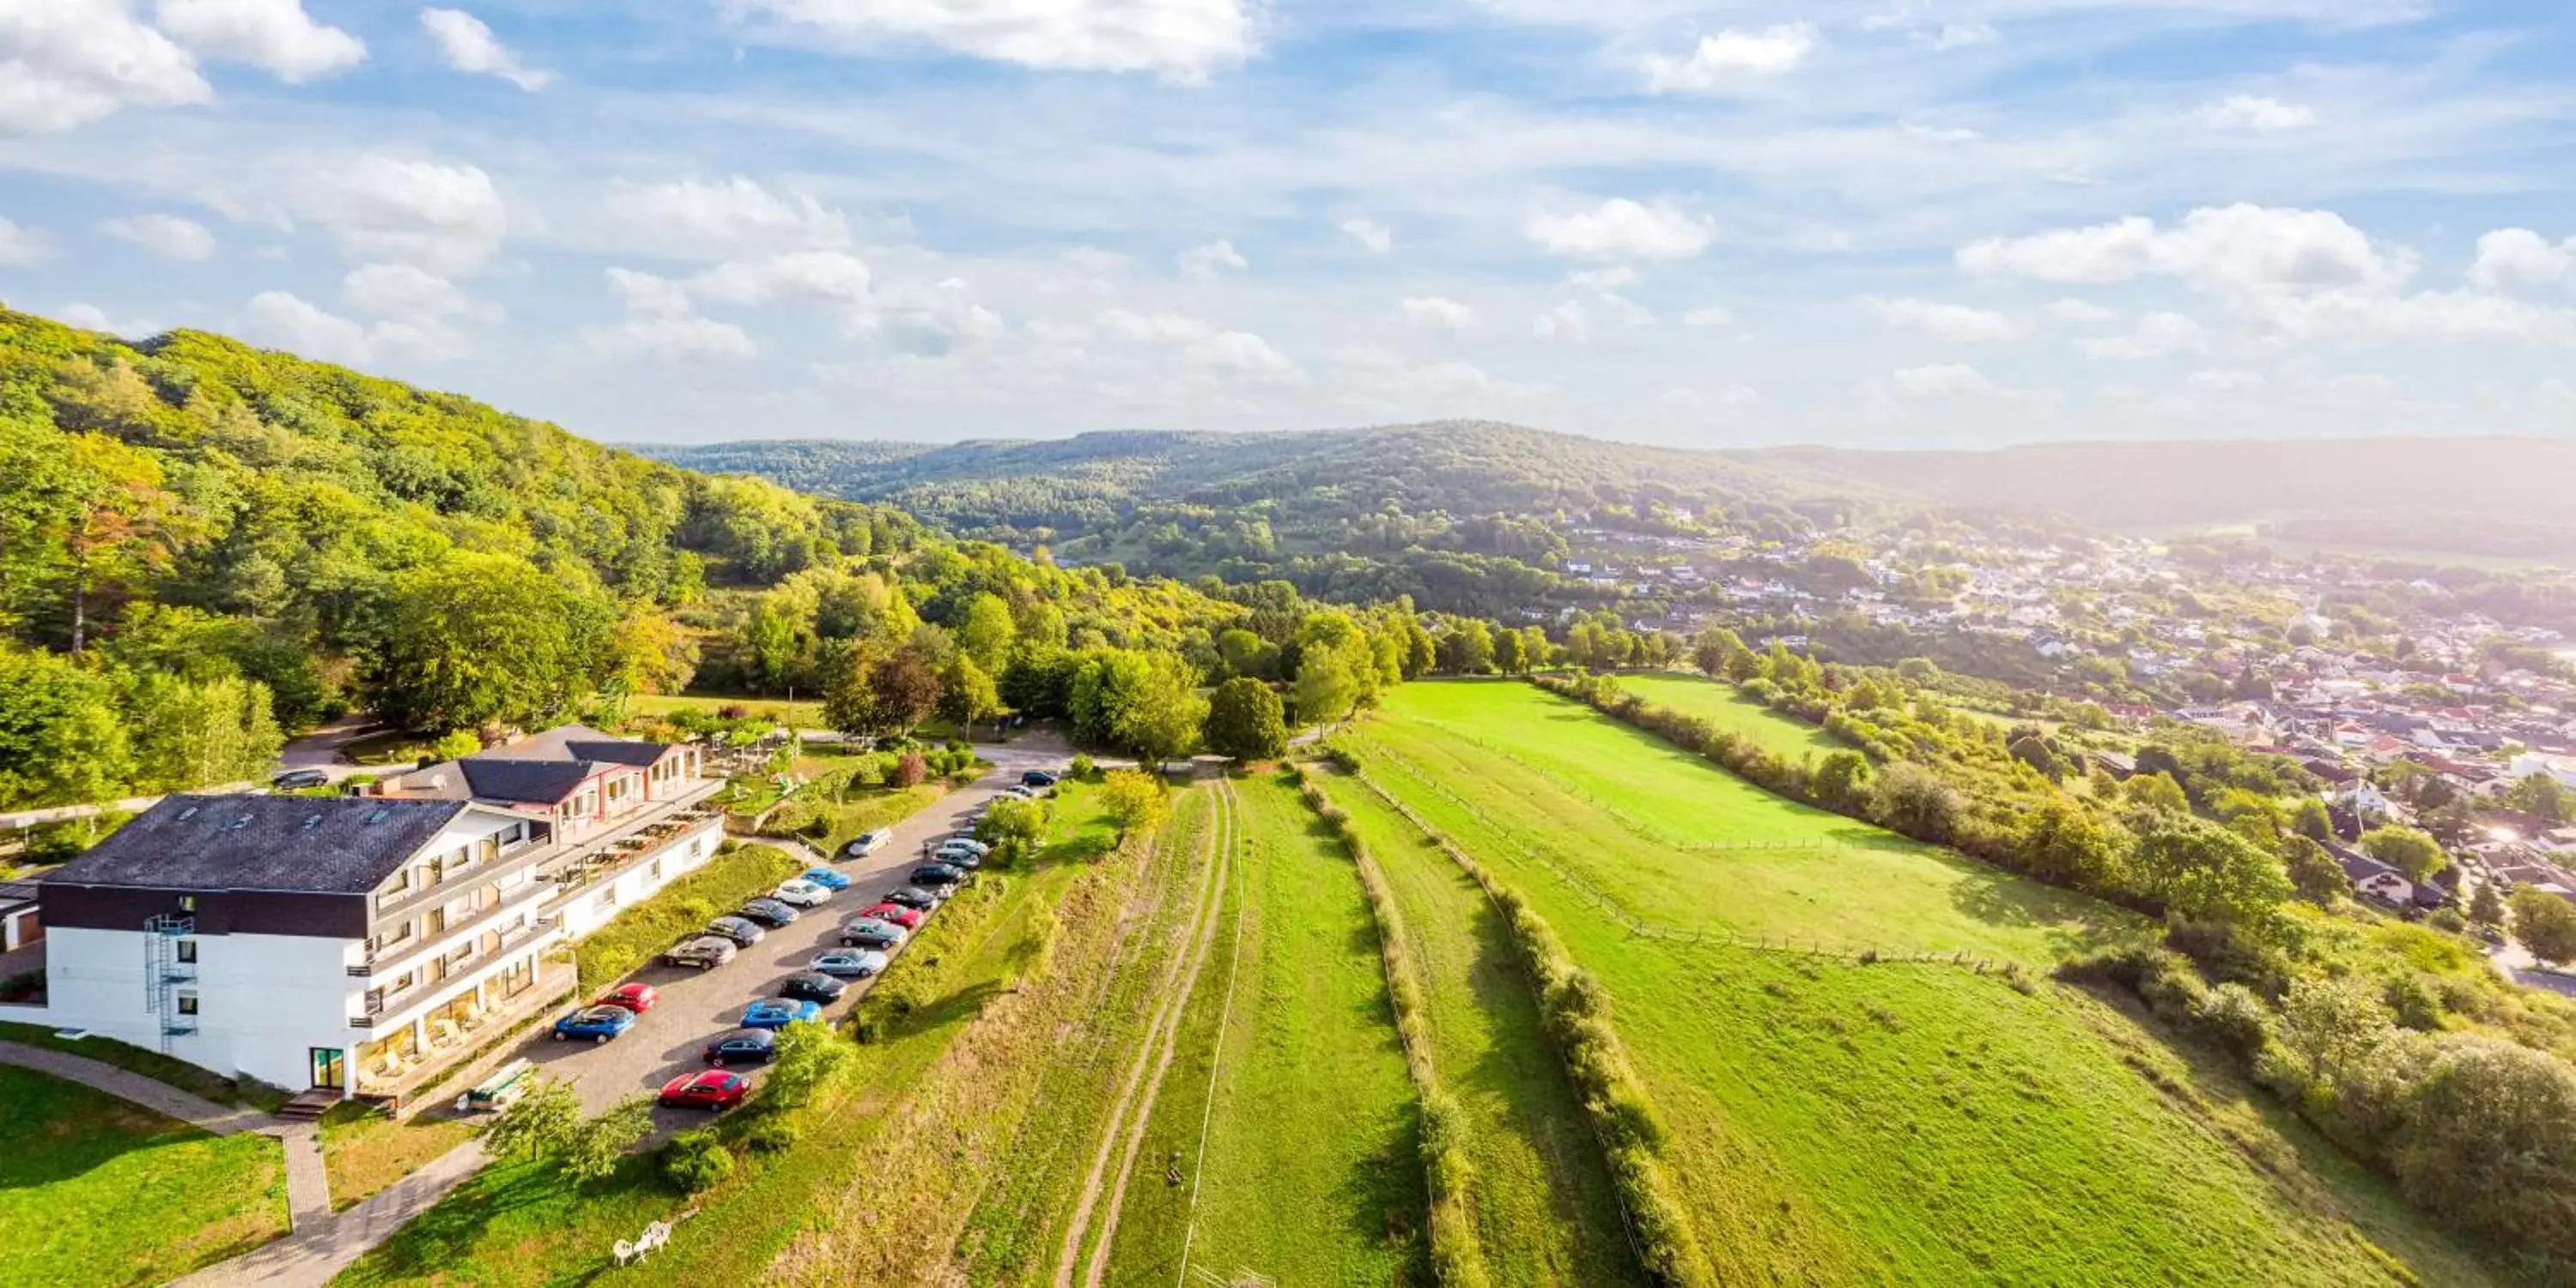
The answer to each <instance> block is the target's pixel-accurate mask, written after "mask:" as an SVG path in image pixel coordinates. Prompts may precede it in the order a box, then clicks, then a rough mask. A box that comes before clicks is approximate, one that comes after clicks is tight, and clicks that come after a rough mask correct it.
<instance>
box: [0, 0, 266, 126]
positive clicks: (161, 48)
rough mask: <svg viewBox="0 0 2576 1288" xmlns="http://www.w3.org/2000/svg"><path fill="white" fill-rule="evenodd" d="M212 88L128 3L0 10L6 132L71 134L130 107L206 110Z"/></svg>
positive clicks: (5, 6) (105, 0)
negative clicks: (192, 106) (187, 106)
mask: <svg viewBox="0 0 2576 1288" xmlns="http://www.w3.org/2000/svg"><path fill="white" fill-rule="evenodd" d="M214 96H215V91H214V87H213V86H211V85H209V84H207V83H206V78H205V77H204V76H203V75H201V74H199V73H198V71H197V62H196V60H195V59H193V58H191V57H189V56H188V53H187V51H186V50H183V49H181V48H179V47H178V46H177V45H176V44H173V43H171V40H170V38H169V37H168V36H165V35H163V34H161V33H160V32H158V31H155V30H153V29H152V28H151V27H149V26H146V25H144V24H143V23H141V22H139V21H137V20H136V19H135V18H134V16H133V14H132V13H131V12H130V11H129V10H128V7H127V0H9V2H7V3H0V132H9V131H50V130H68V129H71V128H73V127H75V126H79V125H86V124H88V123H89V122H91V121H95V120H98V119H99V118H101V117H104V116H108V115H111V114H113V113H115V112H117V111H119V110H121V109H123V108H128V107H173V106H177V105H179V104H182V103H203V102H206V101H208V100H210V99H212V98H213V97H214Z"/></svg>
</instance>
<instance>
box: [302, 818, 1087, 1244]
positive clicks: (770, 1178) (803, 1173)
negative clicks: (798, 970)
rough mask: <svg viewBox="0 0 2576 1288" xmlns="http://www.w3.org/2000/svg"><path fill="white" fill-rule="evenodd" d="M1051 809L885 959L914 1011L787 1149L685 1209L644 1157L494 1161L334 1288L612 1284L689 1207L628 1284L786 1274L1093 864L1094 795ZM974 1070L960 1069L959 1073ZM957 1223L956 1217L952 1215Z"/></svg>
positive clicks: (865, 1181)
mask: <svg viewBox="0 0 2576 1288" xmlns="http://www.w3.org/2000/svg"><path fill="white" fill-rule="evenodd" d="M1061 799H1064V801H1065V804H1064V806H1063V807H1062V808H1061V809H1060V812H1059V814H1058V816H1057V818H1056V820H1055V821H1054V823H1053V824H1052V825H1051V827H1050V831H1049V842H1050V843H1049V845H1048V846H1047V847H1046V849H1045V851H1044V852H1043V853H1042V855H1041V857H1040V858H1039V859H1038V860H1037V861H1036V862H1035V863H1034V864H1032V865H1031V866H1030V867H1029V868H1028V869H1026V870H1023V871H1018V872H1013V873H1010V874H1008V879H1007V880H1006V881H1004V882H1001V883H998V884H997V885H995V886H991V887H987V888H988V889H990V890H993V891H996V892H997V893H995V894H993V895H991V896H990V897H967V898H961V899H960V900H959V901H958V904H952V905H951V907H950V908H948V909H947V910H944V911H942V912H941V913H940V915H939V916H938V917H935V918H933V919H932V920H931V922H930V924H929V926H928V927H926V928H925V929H924V931H923V933H922V935H921V936H920V938H918V939H917V940H915V941H914V943H913V944H912V945H911V947H909V948H907V949H906V950H905V951H904V952H903V953H902V954H901V955H900V956H899V957H897V958H896V960H895V964H894V966H893V968H892V969H891V970H889V971H888V972H887V974H886V977H885V979H884V981H882V982H881V983H880V985H879V988H881V989H882V988H884V987H886V986H887V985H894V984H898V983H899V984H900V985H901V987H902V988H903V990H904V991H905V992H906V993H908V994H909V995H911V996H913V997H915V998H917V999H920V1004H919V1005H916V1006H915V1007H913V1008H912V1009H911V1010H910V1012H909V1013H908V1014H907V1015H905V1016H904V1017H903V1018H902V1020H901V1021H900V1022H899V1023H894V1024H889V1025H887V1026H886V1027H885V1029H884V1031H883V1033H882V1034H881V1036H880V1038H879V1040H877V1041H874V1042H871V1043H865V1044H862V1045H860V1046H859V1047H858V1048H857V1051H856V1057H855V1059H854V1061H853V1066H852V1069H851V1071H850V1073H849V1075H848V1076H847V1077H845V1078H844V1079H843V1080H842V1081H841V1082H840V1083H839V1084H837V1085H836V1087H835V1088H834V1089H833V1090H831V1091H830V1092H827V1093H826V1095H825V1096H824V1097H823V1098H822V1099H821V1100H818V1101H817V1102H816V1103H815V1104H814V1105H813V1106H812V1107H811V1108H809V1109H807V1110H805V1111H803V1112H802V1113H801V1114H800V1115H799V1118H798V1121H799V1122H800V1123H801V1124H802V1130H801V1134H800V1136H799V1138H798V1140H797V1142H796V1143H795V1144H794V1145H793V1146H791V1147H789V1148H787V1149H785V1150H782V1151H778V1152H775V1153H769V1154H760V1153H753V1154H748V1155H745V1156H744V1157H743V1158H742V1168H741V1170H740V1171H739V1172H737V1174H736V1176H735V1178H734V1179H733V1180H731V1181H729V1182H726V1183H725V1184H724V1185H722V1186H720V1187H718V1188H717V1189H715V1190H712V1191H710V1192H708V1193H706V1194H702V1195H699V1196H697V1197H696V1198H694V1199H689V1198H683V1197H681V1196H680V1195H678V1194H677V1193H675V1192H673V1191H672V1190H671V1189H670V1188H669V1187H668V1186H666V1185H665V1184H663V1182H662V1181H661V1180H660V1179H659V1178H658V1176H656V1175H655V1173H654V1171H653V1168H652V1163H651V1160H650V1159H649V1158H648V1157H646V1156H643V1155H637V1156H633V1157H630V1158H629V1159H628V1160H627V1161H626V1163H625V1164H624V1165H623V1166H622V1167H621V1168H620V1169H619V1171H618V1172H617V1174H616V1175H614V1176H612V1177H610V1178H609V1179H607V1180H604V1181H601V1182H598V1183H596V1184H593V1185H589V1186H576V1185H572V1184H570V1183H568V1182H566V1181H565V1180H564V1178H563V1177H561V1176H560V1175H558V1174H556V1173H554V1172H553V1171H551V1170H550V1169H547V1168H544V1167H539V1166H534V1165H530V1164H525V1163H506V1164H502V1165H499V1166H496V1167H492V1168H489V1169H487V1170H485V1171H484V1172H483V1173H482V1174H480V1175H478V1176H476V1177H475V1178H473V1179H472V1180H469V1181H467V1182H466V1183H465V1184H464V1185H462V1186H459V1187H458V1188H457V1189H456V1191H455V1192H453V1193H451V1194H450V1195H449V1196H448V1197H447V1198H446V1199H444V1200H442V1201H441V1202H440V1203H439V1204H438V1205H437V1206H436V1207H434V1208H432V1209H431V1210H430V1211H429V1212H427V1213H425V1214H423V1215H422V1216H421V1217H420V1218H419V1219H417V1220H415V1221H413V1222H412V1223H411V1224H410V1225H408V1226H405V1227H404V1228H403V1229H402V1230H401V1231H400V1232H398V1233H397V1234H395V1235H394V1237H393V1238H392V1239H390V1240H388V1241H387V1242H386V1243H385V1244H383V1245H382V1246H380V1247H378V1248H377V1249H376V1250H375V1251H374V1252H371V1253H369V1254H368V1255H367V1256H366V1257H365V1258H363V1259H361V1260H360V1261H359V1262H358V1263H357V1264H356V1265H354V1266H352V1267H350V1268H349V1269H348V1270H347V1271H345V1272H343V1273H342V1274H341V1276H340V1278H339V1279H338V1280H336V1281H335V1282H337V1283H340V1284H346V1285H370V1284H396V1283H404V1284H409V1283H438V1284H476V1285H494V1286H500V1285H528V1286H534V1285H551V1284H563V1283H573V1282H586V1281H588V1280H590V1279H592V1278H594V1277H601V1276H607V1277H612V1278H613V1277H616V1272H615V1270H614V1267H613V1266H612V1264H611V1261H612V1257H611V1248H612V1246H613V1245H614V1244H615V1243H616V1241H617V1240H619V1239H624V1238H633V1237H634V1235H635V1233H636V1232H637V1231H639V1230H641V1229H643V1228H644V1226H645V1224H646V1223H648V1222H651V1221H655V1220H667V1219H670V1218H671V1217H673V1216H674V1215H675V1214H677V1213H678V1212H680V1211H681V1210H682V1209H684V1208H688V1207H692V1206H694V1207H696V1208H697V1209H698V1214H697V1215H696V1216H695V1217H693V1218H691V1219H690V1220H689V1221H688V1222H687V1223H686V1224H684V1225H682V1226H680V1227H679V1230H678V1233H677V1234H675V1235H674V1237H673V1239H672V1242H671V1245H670V1246H669V1247H668V1248H667V1249H665V1250H664V1251H662V1252H660V1253H657V1254H655V1255H654V1258H653V1263H652V1266H651V1267H650V1269H649V1270H646V1271H642V1272H639V1273H638V1274H637V1275H635V1276H634V1278H633V1281H634V1282H638V1283H692V1284H694V1283H707V1284H750V1283H772V1282H778V1281H780V1280H782V1279H785V1280H796V1279H798V1278H800V1275H799V1274H798V1273H796V1272H795V1271H793V1270H790V1269H784V1268H782V1267H781V1266H780V1265H779V1264H777V1263H778V1262H779V1261H780V1259H781V1258H782V1257H784V1256H787V1255H788V1254H789V1252H790V1248H791V1245H793V1244H795V1243H796V1241H797V1240H798V1239H799V1238H800V1236H809V1235H812V1234H814V1233H815V1232H816V1231H817V1230H818V1229H822V1228H825V1227H827V1226H828V1225H829V1224H830V1220H831V1218H832V1217H833V1216H834V1214H836V1213H839V1212H842V1211H844V1210H845V1205H844V1196H845V1195H846V1194H848V1193H850V1192H851V1191H853V1190H854V1189H858V1190H860V1192H865V1188H866V1187H872V1186H874V1185H875V1184H876V1183H877V1181H878V1180H879V1179H880V1178H884V1177H886V1176H887V1175H888V1172H887V1170H886V1169H887V1167H888V1166H889V1162H888V1160H887V1159H885V1158H882V1157H880V1156H879V1155H878V1154H877V1153H876V1150H877V1149H878V1148H879V1143H880V1141H881V1139H882V1137H883V1136H884V1134H885V1132H886V1130H887V1128H888V1125H889V1123H891V1122H892V1121H893V1120H894V1119H895V1117H896V1115H897V1114H898V1112H899V1111H900V1110H901V1109H902V1108H903V1107H904V1106H906V1105H908V1104H911V1103H913V1102H914V1101H915V1100H916V1099H919V1100H924V1101H935V1100H936V1099H938V1097H939V1095H940V1090H939V1088H938V1087H936V1086H935V1085H933V1083H932V1082H931V1079H932V1076H933V1075H934V1073H936V1072H938V1071H940V1070H941V1069H942V1067H943V1066H942V1059H943V1057H944V1056H946V1055H947V1054H948V1053H949V1052H950V1050H951V1048H952V1047H953V1046H954V1045H955V1044H956V1043H957V1041H958V1039H959V1037H960V1036H961V1035H962V1034H964V1033H965V1032H967V1031H968V1030H969V1029H970V1028H971V1027H972V1026H973V1025H974V1024H975V1022H976V1021H977V1019H978V1018H979V1017H980V1016H981V1015H982V1014H983V1012H984V1010H985V1008H986V1007H988V1006H990V1005H992V1004H993V1002H994V1001H995V999H997V998H999V997H1000V996H1002V994H1003V991H1004V989H1005V988H1006V987H1007V983H1008V981H1009V980H1010V979H1011V978H1012V977H1013V976H1014V974H1015V972H1017V971H1018V970H1020V969H1022V968H1024V967H1025V965H1026V962H1027V958H1028V955H1029V948H1028V942H1027V940H1028V936H1029V934H1030V932H1031V930H1032V927H1033V924H1034V922H1035V920H1036V913H1037V912H1038V910H1040V909H1042V908H1050V907H1053V906H1054V904H1055V902H1056V901H1057V900H1059V899H1061V898H1063V897H1064V895H1065V893H1066V891H1067V890H1068V889H1069V888H1070V887H1071V886H1072V885H1073V884H1074V883H1075V882H1076V881H1077V880H1079V879H1080V878H1081V877H1082V876H1083V875H1084V874H1085V873H1086V872H1088V871H1090V870H1091V869H1092V867H1093V865H1092V864H1091V863H1090V862H1088V860H1089V859H1090V858H1091V857H1092V856H1095V855H1097V854H1098V853H1100V851H1101V850H1103V849H1105V848H1106V847H1107V845H1108V844H1109V840H1110V829H1109V827H1108V825H1107V823H1106V822H1105V821H1103V819H1102V817H1101V811H1100V810H1099V808H1098V805H1097V801H1096V798H1095V797H1094V796H1093V795H1092V794H1090V793H1086V792H1079V791H1077V792H1074V793H1070V794H1069V795H1068V796H1066V797H1064V798H1061ZM970 900H971V902H970ZM960 905H966V906H960ZM977 1074H978V1071H976V1070H972V1069H969V1070H966V1071H964V1075H963V1076H965V1077H969V1078H971V1077H974V1076H977ZM898 1161H899V1160H898ZM916 1215H917V1214H909V1213H907V1214H904V1215H903V1216H902V1217H901V1218H899V1219H898V1220H896V1221H890V1222H889V1224H888V1225H887V1226H886V1231H887V1233H888V1234H889V1235H892V1234H895V1233H900V1232H901V1231H902V1230H903V1229H906V1228H909V1227H905V1226H903V1225H901V1224H900V1222H901V1221H908V1220H911V1219H913V1218H914V1216H916ZM955 1215H956V1216H957V1217H958V1218H959V1219H962V1218H963V1217H964V1215H965V1209H964V1208H960V1209H958V1210H957V1211H956V1213H955ZM911 1251H912V1252H913V1253H914V1254H915V1255H917V1256H925V1257H936V1256H938V1255H940V1254H941V1253H944V1251H945V1249H944V1248H939V1249H924V1248H922V1247H920V1246H919V1245H918V1243H917V1242H916V1243H914V1244H912V1245H911ZM925 1264H926V1263H925ZM807 1277H815V1276H807ZM819 1277H820V1279H821V1281H823V1282H851V1280H849V1279H848V1278H846V1277H840V1278H834V1277H831V1276H830V1275H828V1274H824V1275H820V1276H819Z"/></svg>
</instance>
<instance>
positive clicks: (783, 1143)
mask: <svg viewBox="0 0 2576 1288" xmlns="http://www.w3.org/2000/svg"><path fill="white" fill-rule="evenodd" d="M804 1134H805V1130H804V1128H803V1126H802V1125H800V1124H799V1123H798V1122H797V1120H796V1116H795V1115H793V1114H790V1113H786V1112H783V1111H781V1110H780V1109H776V1108H771V1109H766V1110H761V1111H758V1112H755V1113H753V1114H751V1115H750V1116H749V1117H746V1118H743V1119H740V1120H738V1121H737V1123H736V1126H735V1133H734V1135H735V1139H737V1140H740V1141H741V1142H742V1147H743V1148H744V1149H748V1150H750V1151H751V1152H753V1153H755V1154H775V1153H779V1152H780V1151H782V1150H785V1149H787V1148H789V1147H790V1146H793V1145H794V1144H795V1143H796V1142H797V1140H799V1139H800V1138H802V1137H803V1136H804Z"/></svg>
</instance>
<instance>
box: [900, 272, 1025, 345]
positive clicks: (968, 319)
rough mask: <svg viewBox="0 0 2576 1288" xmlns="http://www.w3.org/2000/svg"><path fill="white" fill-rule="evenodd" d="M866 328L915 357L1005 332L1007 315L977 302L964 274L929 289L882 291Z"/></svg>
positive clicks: (976, 341) (981, 340) (977, 342)
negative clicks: (1002, 316) (1004, 317)
mask: <svg viewBox="0 0 2576 1288" xmlns="http://www.w3.org/2000/svg"><path fill="white" fill-rule="evenodd" d="M866 329H867V330H869V331H871V332H873V333H875V334H876V335H878V336H880V337H881V338H883V339H884V340H885V341H886V342H887V343H888V344H891V345H893V346H894V347H895V348H897V349H900V350H902V351H903V352H905V353H909V354H912V355H914V356H916V357H923V358H936V357H943V356H946V355H947V354H950V353H953V352H955V351H957V350H959V349H963V348H966V347H968V346H970V345H975V344H980V343H982V342H984V341H986V340H989V339H992V338H993V337H994V336H996V335H998V334H1000V333H1001V330H1002V318H1001V315H1000V314H998V313H995V312H994V311H992V310H991V309H988V308H985V307H984V306H983V305H981V304H978V303H976V301H975V292H974V290H973V289H972V288H970V287H968V286H967V285H966V283H965V281H964V280H962V279H960V278H954V277H951V278H947V279H945V280H943V281H941V282H939V283H938V284H937V285H934V286H932V287H930V288H928V289H927V290H917V289H912V288H900V289H896V290H890V291H887V292H885V293H883V294H882V295H880V296H879V297H878V299H877V302H876V307H875V309H874V310H872V311H871V312H870V314H869V316H868V320H867V323H866Z"/></svg>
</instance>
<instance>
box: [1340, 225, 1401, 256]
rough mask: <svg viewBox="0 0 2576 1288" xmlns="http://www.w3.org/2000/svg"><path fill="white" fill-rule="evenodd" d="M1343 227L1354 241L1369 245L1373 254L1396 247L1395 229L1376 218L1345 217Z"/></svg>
mask: <svg viewBox="0 0 2576 1288" xmlns="http://www.w3.org/2000/svg"><path fill="white" fill-rule="evenodd" d="M1341 229H1342V231H1343V232H1345V233H1348V234H1349V235H1350V238H1351V240H1352V241H1355V242H1358V243H1359V244H1360V245H1362V246H1366V247H1368V249H1369V253H1371V254H1374V255H1384V254H1386V253H1387V252H1389V251H1392V250H1394V249H1395V230H1394V229H1392V228H1389V227H1387V226H1386V225H1385V224H1382V223H1379V222H1378V221H1376V220H1374V219H1345V220H1343V221H1342V222H1341Z"/></svg>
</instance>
